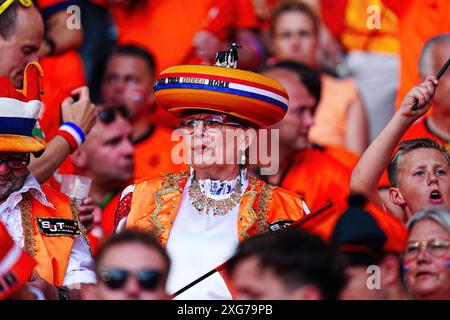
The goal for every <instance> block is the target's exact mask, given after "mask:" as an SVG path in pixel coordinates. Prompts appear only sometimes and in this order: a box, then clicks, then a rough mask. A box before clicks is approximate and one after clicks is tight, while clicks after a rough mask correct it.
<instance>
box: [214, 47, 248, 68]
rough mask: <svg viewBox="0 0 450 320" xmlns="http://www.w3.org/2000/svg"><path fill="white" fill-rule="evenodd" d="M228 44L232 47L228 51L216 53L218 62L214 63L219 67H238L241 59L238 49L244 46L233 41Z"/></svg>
mask: <svg viewBox="0 0 450 320" xmlns="http://www.w3.org/2000/svg"><path fill="white" fill-rule="evenodd" d="M228 46H229V47H230V49H229V50H228V51H220V52H217V53H216V63H215V64H214V65H215V66H217V67H225V68H234V69H236V68H237V64H238V60H239V55H238V49H240V48H242V46H240V45H238V44H236V43H231V44H229V45H228Z"/></svg>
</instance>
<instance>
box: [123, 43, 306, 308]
mask: <svg viewBox="0 0 450 320" xmlns="http://www.w3.org/2000/svg"><path fill="white" fill-rule="evenodd" d="M216 60H217V61H216V65H215V66H202V65H181V66H174V67H170V68H168V69H166V70H164V71H163V72H161V74H160V75H159V77H158V78H157V79H156V82H155V86H154V92H155V97H156V101H157V102H158V103H159V105H160V106H162V107H163V108H165V109H166V110H167V111H169V112H170V113H172V114H174V115H175V116H177V117H178V118H179V119H180V131H181V132H182V134H183V138H184V139H183V140H184V141H183V142H184V145H185V146H186V148H185V149H184V150H185V151H186V154H187V156H186V157H185V159H186V160H187V161H188V163H189V166H190V172H183V173H173V174H163V175H161V176H160V177H158V178H150V179H143V180H140V181H137V182H136V183H135V184H134V185H131V186H129V187H127V188H126V189H125V190H124V191H123V193H122V196H121V201H120V203H119V207H118V210H117V213H116V219H115V220H116V221H115V223H116V226H117V231H120V230H123V229H125V228H135V229H139V230H144V231H149V232H153V233H154V234H155V235H156V236H157V237H158V239H159V241H160V242H161V243H162V244H163V245H165V246H166V248H167V250H168V253H169V255H170V257H171V260H172V267H171V271H170V274H169V279H168V287H167V290H168V292H170V293H173V292H176V291H177V290H179V289H181V288H183V287H184V286H185V285H187V284H189V283H190V282H191V281H193V280H195V279H197V278H198V277H199V276H201V275H203V274H204V273H206V272H208V271H210V270H211V269H213V268H215V267H217V266H219V265H220V264H222V263H223V262H225V261H226V260H227V259H228V258H229V257H231V256H232V254H233V253H234V250H235V249H236V247H237V245H238V243H239V242H241V241H242V240H245V239H246V238H248V237H251V236H253V235H256V234H261V233H265V232H269V231H276V230H279V229H281V228H284V227H286V226H287V225H289V224H291V223H292V222H294V221H297V220H299V219H301V218H302V217H303V216H304V215H305V214H306V213H307V209H306V206H305V204H304V202H303V200H302V199H301V198H300V197H299V196H298V195H295V194H294V193H291V192H289V191H286V190H284V189H281V188H278V187H274V186H271V185H268V184H266V183H264V182H262V181H260V180H258V179H256V178H252V177H248V176H247V173H246V169H245V162H246V161H245V160H244V158H245V154H246V150H247V149H248V148H249V145H250V143H251V140H252V139H251V136H252V135H251V134H248V135H244V138H243V139H234V138H232V139H227V137H229V135H230V133H231V134H233V133H237V131H238V130H240V131H241V132H244V133H249V132H251V131H252V130H253V132H254V129H255V128H262V127H268V126H270V125H272V124H274V123H276V122H278V121H279V120H281V119H282V118H283V117H284V115H285V113H286V110H287V102H288V96H287V94H286V91H285V89H284V88H283V87H282V85H281V84H280V83H279V82H277V81H276V80H274V79H272V78H269V77H267V76H263V75H260V74H256V73H253V72H249V71H243V70H239V69H234V68H230V65H231V66H236V62H237V46H236V45H234V44H233V45H231V47H230V50H229V51H226V52H220V53H218V54H217V58H216ZM220 61H222V63H221V62H220ZM219 65H220V66H219ZM223 65H225V66H223ZM172 154H174V152H172ZM172 159H173V157H172ZM231 292H232V290H231V288H229V287H228V284H227V283H226V281H225V280H224V278H223V277H221V275H220V274H219V273H216V274H214V275H213V276H211V277H209V278H208V279H206V280H205V281H202V282H200V283H198V284H197V285H195V286H193V287H192V288H190V289H189V290H187V291H185V292H184V293H183V294H181V295H180V296H179V297H178V298H180V299H230V298H232V293H231Z"/></svg>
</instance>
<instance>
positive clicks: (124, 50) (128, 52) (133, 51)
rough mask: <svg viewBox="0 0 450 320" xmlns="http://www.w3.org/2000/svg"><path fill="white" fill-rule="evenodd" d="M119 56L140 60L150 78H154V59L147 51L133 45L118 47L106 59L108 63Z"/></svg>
mask: <svg viewBox="0 0 450 320" xmlns="http://www.w3.org/2000/svg"><path fill="white" fill-rule="evenodd" d="M119 55H123V56H131V57H136V58H141V59H142V60H144V61H145V62H146V63H147V66H148V68H149V70H150V72H151V74H152V77H154V76H155V70H156V65H155V58H154V57H153V55H152V54H151V53H150V52H149V51H148V50H147V49H145V48H143V47H140V46H138V45H134V44H128V45H123V46H118V47H117V48H115V49H114V50H113V51H112V53H111V55H110V56H109V58H108V61H109V60H111V58H113V57H115V56H119Z"/></svg>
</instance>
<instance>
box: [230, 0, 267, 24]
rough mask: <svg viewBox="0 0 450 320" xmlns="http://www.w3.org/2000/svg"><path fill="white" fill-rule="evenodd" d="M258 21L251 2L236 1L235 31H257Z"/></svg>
mask: <svg viewBox="0 0 450 320" xmlns="http://www.w3.org/2000/svg"><path fill="white" fill-rule="evenodd" d="M260 26H261V25H260V21H259V20H258V17H257V16H256V12H255V8H254V7H253V4H252V1H251V0H237V19H236V25H235V27H236V28H237V29H258V28H260Z"/></svg>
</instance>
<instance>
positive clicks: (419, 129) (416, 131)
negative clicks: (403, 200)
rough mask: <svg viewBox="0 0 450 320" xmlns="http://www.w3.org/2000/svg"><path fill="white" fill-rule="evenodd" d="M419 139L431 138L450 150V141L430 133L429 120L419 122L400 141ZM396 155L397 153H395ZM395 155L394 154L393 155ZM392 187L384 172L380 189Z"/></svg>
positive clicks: (379, 184) (423, 119) (385, 171)
mask: <svg viewBox="0 0 450 320" xmlns="http://www.w3.org/2000/svg"><path fill="white" fill-rule="evenodd" d="M419 138H430V139H432V140H434V141H436V142H439V143H440V144H442V145H444V146H446V147H447V149H448V150H450V141H446V140H445V139H443V138H441V137H438V136H437V135H435V134H434V133H433V132H431V131H430V129H429V128H428V125H427V118H422V119H421V120H420V121H419V122H417V123H415V124H414V125H413V126H411V128H409V130H408V131H406V133H405V134H404V136H403V137H402V138H401V139H400V141H405V140H412V139H419ZM394 153H395V152H394ZM392 155H393V154H392ZM389 186H390V183H389V179H388V174H387V170H384V172H383V176H382V177H381V179H380V182H379V183H378V188H388V187H389Z"/></svg>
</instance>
